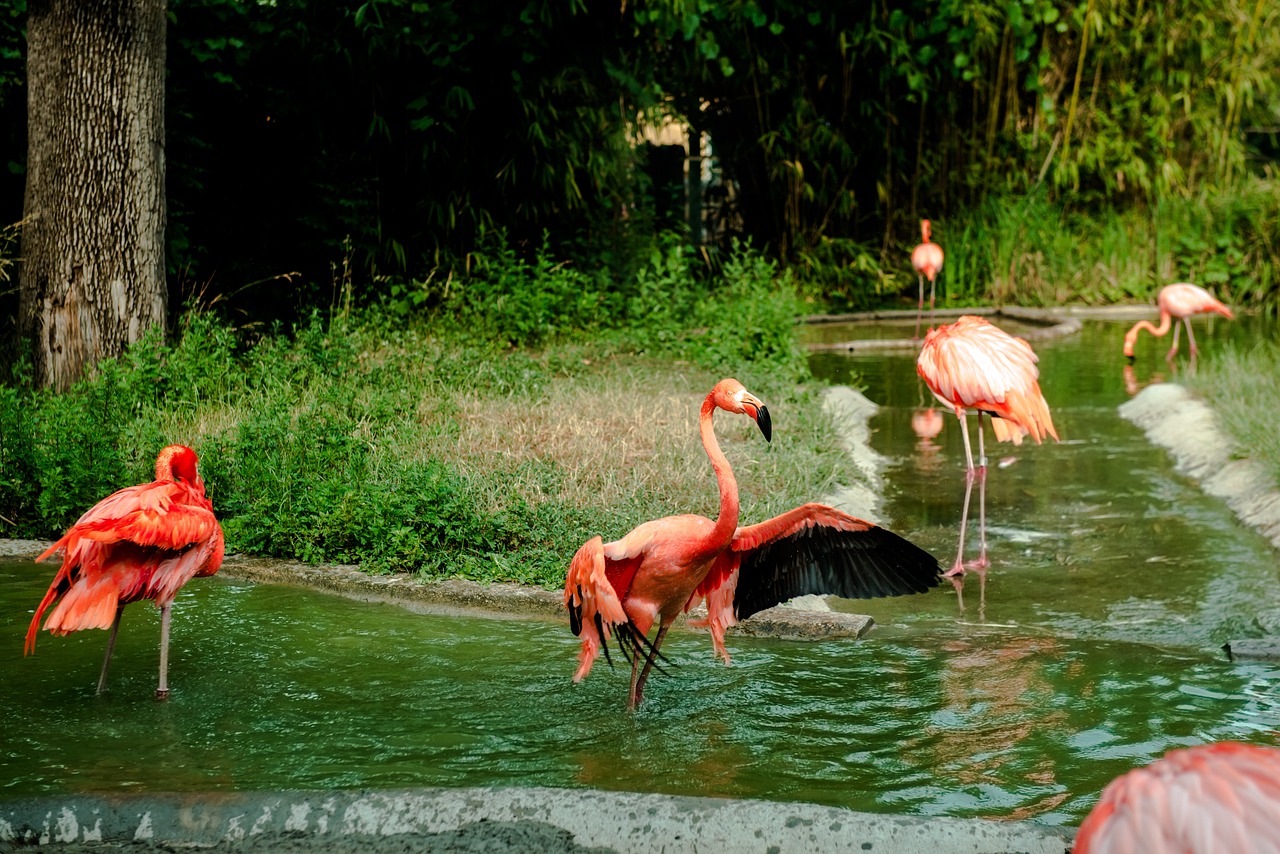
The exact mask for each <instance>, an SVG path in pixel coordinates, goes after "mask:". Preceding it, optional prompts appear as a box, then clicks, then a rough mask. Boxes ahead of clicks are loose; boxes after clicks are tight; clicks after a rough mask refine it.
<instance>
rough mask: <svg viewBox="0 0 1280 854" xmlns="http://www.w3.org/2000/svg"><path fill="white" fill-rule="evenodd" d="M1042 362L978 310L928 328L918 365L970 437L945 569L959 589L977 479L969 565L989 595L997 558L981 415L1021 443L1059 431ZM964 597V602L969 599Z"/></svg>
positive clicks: (1004, 437)
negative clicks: (992, 549) (972, 418)
mask: <svg viewBox="0 0 1280 854" xmlns="http://www.w3.org/2000/svg"><path fill="white" fill-rule="evenodd" d="M1036 362H1037V358H1036V354H1035V352H1034V351H1033V350H1032V349H1031V345H1030V344H1028V343H1027V342H1026V341H1024V340H1022V339H1021V338H1015V337H1014V336H1012V335H1010V334H1009V333H1007V332H1005V331H1004V330H1002V329H1000V328H998V327H996V326H994V325H992V324H991V323H989V322H988V321H986V320H984V319H983V318H981V317H975V316H973V315H965V316H964V317H961V318H960V319H959V320H957V321H956V322H955V323H952V324H949V325H946V326H939V327H938V328H937V329H931V330H929V334H928V335H927V336H925V339H924V346H923V347H922V348H921V350H920V357H919V358H918V359H917V360H916V370H917V372H918V373H919V374H920V376H921V377H923V378H924V381H925V384H926V385H927V386H929V390H930V391H932V392H933V395H934V397H936V398H937V399H938V400H940V401H941V402H942V403H943V404H944V405H945V406H946V407H947V408H948V409H950V410H951V411H953V412H954V413H955V414H956V416H957V417H958V418H959V419H960V435H961V436H962V437H963V438H964V458H965V489H964V510H963V512H962V513H961V516H960V543H959V545H958V547H957V549H956V560H955V563H954V564H953V565H952V566H951V568H950V569H949V570H947V571H946V573H944V575H945V577H947V578H950V579H951V582H952V584H953V585H955V588H956V595H957V596H961V597H962V596H963V592H962V591H963V586H964V573H965V569H966V564H965V563H964V535H965V528H966V527H967V525H968V521H969V498H970V494H971V493H972V491H973V482H974V480H977V481H978V484H979V505H978V506H979V520H980V522H979V531H980V541H981V550H980V552H979V555H978V559H977V560H976V561H973V562H972V563H970V564H968V565H967V568H969V569H974V570H976V571H977V573H978V579H979V585H980V587H979V589H980V591H981V595H983V596H985V589H986V579H987V567H988V566H990V565H991V564H990V561H989V560H988V559H987V509H986V497H987V493H986V482H987V457H986V448H985V446H984V443H983V434H982V416H983V414H984V413H985V414H987V415H990V416H991V430H992V432H993V433H995V436H996V439H997V440H999V441H1002V442H1013V443H1014V444H1015V445H1019V444H1021V443H1022V437H1023V436H1027V435H1030V436H1031V438H1033V439H1035V440H1036V442H1037V443H1039V442H1040V441H1041V440H1042V439H1043V438H1044V437H1045V436H1046V435H1048V436H1052V437H1053V438H1054V439H1057V438H1058V433H1057V431H1056V430H1054V427H1053V418H1052V416H1051V415H1050V414H1049V405H1048V404H1047V403H1046V402H1045V399H1044V395H1043V394H1041V393H1040V383H1039V376H1040V371H1039V369H1038V368H1037V367H1036ZM969 410H974V411H976V412H977V413H978V462H977V464H976V465H975V463H974V460H973V451H972V450H971V446H970V444H969V428H968V424H967V423H966V421H965V416H966V414H967V413H968V411H969ZM960 604H961V607H963V606H964V600H963V598H961V601H960Z"/></svg>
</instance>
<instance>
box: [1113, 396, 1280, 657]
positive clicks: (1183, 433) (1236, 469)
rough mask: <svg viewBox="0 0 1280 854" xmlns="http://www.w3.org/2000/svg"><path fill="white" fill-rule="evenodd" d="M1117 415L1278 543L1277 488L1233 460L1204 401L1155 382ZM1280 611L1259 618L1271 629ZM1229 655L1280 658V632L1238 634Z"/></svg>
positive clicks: (1265, 475)
mask: <svg viewBox="0 0 1280 854" xmlns="http://www.w3.org/2000/svg"><path fill="white" fill-rule="evenodd" d="M1119 411H1120V415H1121V416H1122V417H1123V418H1125V419H1127V420H1129V421H1130V422H1132V423H1133V424H1134V425H1135V426H1137V427H1140V428H1142V430H1143V431H1144V432H1145V433H1146V435H1147V439H1149V440H1150V441H1151V442H1152V444H1155V445H1159V446H1160V447H1162V448H1165V449H1166V450H1168V451H1169V453H1170V454H1171V455H1172V456H1173V459H1174V464H1175V466H1176V468H1177V470H1178V471H1180V472H1182V473H1183V474H1185V475H1187V476H1188V477H1190V478H1192V479H1193V480H1195V481H1197V482H1199V484H1200V487H1201V488H1202V489H1203V490H1204V491H1205V492H1206V493H1208V494H1209V495H1212V496H1214V497H1216V498H1221V499H1222V500H1223V501H1225V502H1226V504H1227V506H1228V507H1230V508H1231V509H1232V511H1234V512H1235V514H1236V516H1237V518H1239V519H1240V521H1241V522H1243V523H1244V524H1246V525H1248V526H1250V527H1251V528H1253V529H1254V530H1256V531H1257V532H1258V533H1260V534H1261V535H1262V536H1264V537H1266V538H1267V539H1268V540H1269V541H1270V542H1271V545H1272V546H1274V547H1276V548H1280V491H1277V489H1276V483H1275V480H1274V479H1273V478H1272V477H1271V475H1270V473H1269V472H1268V471H1267V468H1266V467H1265V466H1263V465H1262V464H1261V463H1259V462H1255V461H1254V460H1249V459H1232V456H1233V454H1234V452H1235V448H1234V447H1233V446H1232V444H1231V443H1230V442H1226V441H1223V440H1222V439H1223V434H1222V429H1221V428H1220V427H1219V426H1218V421H1217V416H1215V415H1214V412H1213V410H1212V409H1211V408H1210V407H1209V405H1208V404H1207V403H1205V402H1204V401H1202V400H1199V399H1198V398H1196V397H1195V396H1194V395H1192V394H1191V392H1189V391H1187V390H1186V389H1185V388H1184V387H1183V386H1180V385H1177V384H1176V383H1158V384H1156V385H1150V386H1147V387H1146V388H1144V389H1143V390H1142V391H1140V392H1138V394H1137V395H1135V396H1134V397H1133V398H1132V399H1131V400H1129V401H1126V402H1125V403H1122V404H1121V405H1120V410H1119ZM1278 627H1280V616H1276V617H1270V616H1269V617H1268V619H1265V620H1264V621H1263V631H1265V632H1270V633H1275V632H1277V629H1278ZM1223 649H1224V651H1226V653H1227V656H1228V658H1239V659H1257V660H1266V661H1280V637H1267V638H1256V639H1250V638H1246V639H1240V640H1232V641H1229V642H1228V643H1227V644H1226V646H1224V647H1223Z"/></svg>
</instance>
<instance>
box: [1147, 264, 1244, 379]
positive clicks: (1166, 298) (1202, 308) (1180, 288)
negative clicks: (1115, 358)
mask: <svg viewBox="0 0 1280 854" xmlns="http://www.w3.org/2000/svg"><path fill="white" fill-rule="evenodd" d="M1156 305H1157V306H1158V307H1159V308H1160V325H1159V326H1158V327H1157V326H1154V325H1152V323H1151V321H1149V320H1139V321H1138V322H1137V323H1135V324H1134V325H1133V328H1131V329H1130V330H1129V331H1128V332H1126V333H1125V336H1124V356H1125V358H1126V359H1128V360H1129V361H1130V362H1132V361H1133V345H1134V344H1136V343H1137V342H1138V333H1139V332H1141V331H1142V330H1143V329H1145V330H1147V331H1148V332H1150V333H1151V334H1152V335H1154V336H1156V337H1157V338H1159V337H1161V336H1164V335H1167V334H1169V327H1170V326H1173V346H1172V347H1170V348H1169V353H1168V355H1167V356H1165V359H1166V360H1168V361H1170V362H1172V361H1173V357H1174V356H1175V355H1176V354H1177V352H1178V333H1179V332H1180V331H1181V328H1180V327H1179V326H1177V325H1176V324H1174V323H1173V318H1175V317H1176V318H1178V319H1179V320H1181V321H1182V323H1183V325H1184V326H1186V327H1187V343H1189V344H1190V345H1191V357H1192V358H1193V359H1194V358H1195V356H1196V353H1197V350H1196V336H1195V333H1193V332H1192V331H1191V315H1193V314H1212V313H1217V314H1220V315H1222V316H1223V317H1225V318H1226V319H1227V320H1234V319H1235V315H1234V314H1232V313H1231V309H1230V308H1228V307H1227V306H1225V305H1223V304H1222V303H1221V302H1219V301H1218V300H1217V299H1215V298H1214V296H1213V294H1211V293H1209V292H1208V291H1206V290H1205V289H1204V288H1202V287H1200V286H1199V285H1190V284H1187V283H1185V282H1182V283H1179V284H1176V285H1165V286H1164V287H1163V288H1161V289H1160V293H1159V294H1157V295H1156Z"/></svg>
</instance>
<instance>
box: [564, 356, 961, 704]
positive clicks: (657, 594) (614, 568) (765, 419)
mask: <svg viewBox="0 0 1280 854" xmlns="http://www.w3.org/2000/svg"><path fill="white" fill-rule="evenodd" d="M717 409H721V410H724V411H725V412H730V413H735V414H745V415H747V416H748V417H750V418H752V419H753V420H754V421H755V422H756V424H757V425H758V426H759V428H760V431H761V432H762V433H763V434H764V437H765V440H766V441H769V440H770V438H771V434H772V426H771V422H770V418H769V411H768V409H766V408H765V405H764V404H763V403H761V402H760V400H759V398H757V397H756V396H755V395H753V394H751V393H750V392H748V391H747V390H746V389H745V388H743V387H742V384H741V383H739V382H738V381H737V380H733V379H725V380H721V381H720V382H719V383H717V384H716V386H715V388H713V389H712V390H711V393H710V394H708V395H707V397H706V400H704V401H703V403H702V409H701V413H700V416H699V432H700V434H701V437H702V446H703V448H704V449H705V450H706V453H707V456H708V457H709V458H710V460H711V467H712V468H713V469H714V470H715V473H716V481H717V482H718V484H719V487H720V513H719V516H718V517H717V518H716V519H715V520H714V521H713V520H711V519H707V518H705V517H702V516H695V515H682V516H668V517H666V518H663V519H656V520H654V521H652V522H645V523H644V524H642V525H640V526H638V527H636V528H635V529H634V530H632V531H631V532H630V533H629V534H627V535H626V536H625V537H623V538H622V539H620V540H616V541H614V542H611V543H605V542H604V541H603V539H602V538H601V537H592V538H591V539H590V540H588V541H587V542H586V543H585V544H584V545H583V546H582V547H581V548H580V549H578V552H577V554H575V555H574V557H573V560H572V562H571V563H570V564H569V572H568V576H567V578H566V579H565V587H564V602H565V606H566V607H567V608H568V610H569V620H570V625H571V627H572V628H573V633H574V634H575V635H580V636H581V637H582V647H581V651H580V652H579V655H578V662H579V664H578V670H577V672H576V673H575V674H574V677H573V680H574V681H575V682H577V681H580V680H581V679H582V678H583V677H585V676H586V675H587V674H588V673H589V672H590V671H591V666H592V664H593V663H594V662H595V660H596V657H597V656H598V655H599V654H600V651H601V650H602V649H603V650H604V652H605V655H606V657H607V656H608V646H607V642H608V640H609V638H610V637H611V636H614V635H616V640H617V643H618V645H619V647H620V648H621V649H622V651H623V653H624V654H625V655H626V656H627V657H628V658H629V659H630V660H631V687H630V695H629V699H628V705H629V707H630V708H632V709H635V708H636V707H637V706H638V705H639V704H640V702H641V701H642V700H643V698H644V686H645V682H646V680H647V679H648V677H649V673H650V670H651V668H652V667H653V666H654V663H655V661H656V660H657V659H658V658H659V657H661V654H660V652H659V650H660V648H661V646H662V641H663V639H664V638H665V637H666V634H667V630H668V629H670V628H671V624H672V623H673V622H674V621H675V619H676V618H677V617H678V616H679V615H680V613H681V612H683V611H687V610H689V608H691V607H693V606H694V605H695V604H697V603H698V601H700V600H701V599H703V598H705V599H706V601H707V617H706V620H705V621H704V624H705V625H706V626H707V627H708V628H709V629H710V631H711V642H712V645H713V647H714V649H715V652H716V653H717V654H719V655H720V656H721V657H722V658H723V659H724V661H725V663H726V664H728V663H729V653H728V651H727V650H726V649H725V646H724V633H725V630H726V629H727V628H728V627H730V626H732V625H734V624H735V623H736V622H737V621H738V620H739V619H745V618H746V617H748V616H750V615H751V614H754V613H756V612H757V611H761V610H764V609H765V608H770V607H772V606H774V605H777V604H778V603H780V602H783V601H786V600H787V599H790V598H793V597H795V596H800V595H802V594H806V593H831V594H834V595H837V596H845V597H851V598H869V597H875V596H899V595H903V594H907V593H923V592H924V591H926V590H928V589H929V588H930V587H933V586H936V585H937V584H938V578H939V567H938V561H937V559H936V558H934V557H933V556H932V555H930V554H929V553H928V552H926V551H924V550H923V549H921V548H919V547H917V546H915V545H914V544H912V543H910V542H909V541H907V540H905V539H903V538H902V537H899V536H898V535H897V534H894V533H891V532H889V531H887V530H885V529H884V528H880V527H878V526H876V525H873V524H872V523H870V522H866V521H864V520H862V519H858V518H855V517H853V516H850V515H848V514H846V513H842V512H841V511H839V510H836V509H835V508H832V507H827V506H826V505H823V504H805V505H802V506H800V507H797V508H795V509H794V510H790V511H788V512H786V513H783V514H782V515H781V516H778V517H776V518H774V519H770V520H769V521H767V522H761V523H760V524H758V525H749V526H747V527H742V528H740V527H738V509H739V505H738V485H737V481H736V480H735V479H734V476H733V470H732V469H731V468H730V466H729V461H728V459H727V458H726V457H725V455H724V453H723V452H722V451H721V450H720V444H719V442H718V441H717V440H716V436H715V430H714V428H713V426H712V414H713V413H714V412H715V410H717ZM654 622H657V623H658V633H657V635H656V636H655V637H654V639H653V641H652V642H650V641H649V640H648V638H647V636H648V634H649V631H650V629H651V628H652V627H653V624H654ZM642 657H643V658H644V659H645V660H644V663H643V667H642V666H641V662H640V659H641V658H642Z"/></svg>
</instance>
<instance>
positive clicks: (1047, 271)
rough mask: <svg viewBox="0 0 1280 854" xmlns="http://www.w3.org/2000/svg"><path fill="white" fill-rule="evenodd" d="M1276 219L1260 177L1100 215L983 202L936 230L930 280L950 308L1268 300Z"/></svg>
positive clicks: (1279, 204)
mask: <svg viewBox="0 0 1280 854" xmlns="http://www.w3.org/2000/svg"><path fill="white" fill-rule="evenodd" d="M1278 218H1280V188H1278V187H1277V186H1276V185H1275V184H1274V183H1273V182H1270V181H1265V180H1251V181H1248V182H1244V183H1243V184H1242V185H1241V186H1240V189H1239V190H1238V191H1236V192H1231V193H1209V192H1204V193H1201V194H1199V195H1198V196H1197V197H1195V198H1193V199H1180V198H1170V199H1168V200H1165V201H1163V202H1161V203H1159V204H1157V205H1155V206H1153V207H1151V208H1149V209H1141V208H1139V209H1122V210H1119V211H1106V212H1103V213H1100V214H1089V213H1084V212H1081V211H1078V210H1073V209H1071V208H1067V207H1065V206H1063V205H1062V204H1060V203H1057V202H1054V201H1052V200H1050V199H1049V198H1048V197H1047V195H1046V194H1044V193H1036V194H1032V195H1029V196H1022V197H1013V196H1010V197H1003V198H989V199H988V200H986V201H985V202H984V203H983V204H981V205H978V206H976V207H975V208H974V209H972V210H971V211H969V212H967V213H966V214H964V215H962V216H959V217H956V218H955V219H952V220H950V221H948V222H946V223H944V224H943V225H942V227H941V229H940V231H941V236H940V237H939V238H938V239H939V240H943V241H945V243H944V247H945V250H946V253H947V255H946V263H945V265H944V267H943V272H942V275H941V277H940V278H939V282H940V283H941V286H942V288H943V290H944V292H945V295H946V298H947V300H949V301H951V302H952V303H959V304H973V303H978V302H995V303H1010V304H1022V305H1055V304H1060V303H1063V302H1070V301H1080V302H1085V303H1093V304H1097V303H1110V302H1119V301H1131V300H1147V299H1149V298H1150V297H1151V296H1152V295H1153V294H1154V293H1155V292H1156V291H1157V290H1159V288H1160V287H1162V286H1164V285H1166V284H1169V283H1170V282H1180V281H1181V282H1195V283H1197V284H1201V285H1204V286H1207V287H1211V288H1212V289H1213V290H1214V292H1215V293H1217V294H1219V295H1220V296H1222V297H1223V298H1224V299H1227V300H1228V301H1230V302H1233V303H1245V302H1272V303H1274V302H1275V301H1276V300H1277V298H1280V278H1278V277H1277V268H1276V262H1275V258H1276V249H1277V246H1280V229H1278V228H1277V219H1278ZM903 251H904V254H905V251H906V248H904V250H903Z"/></svg>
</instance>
